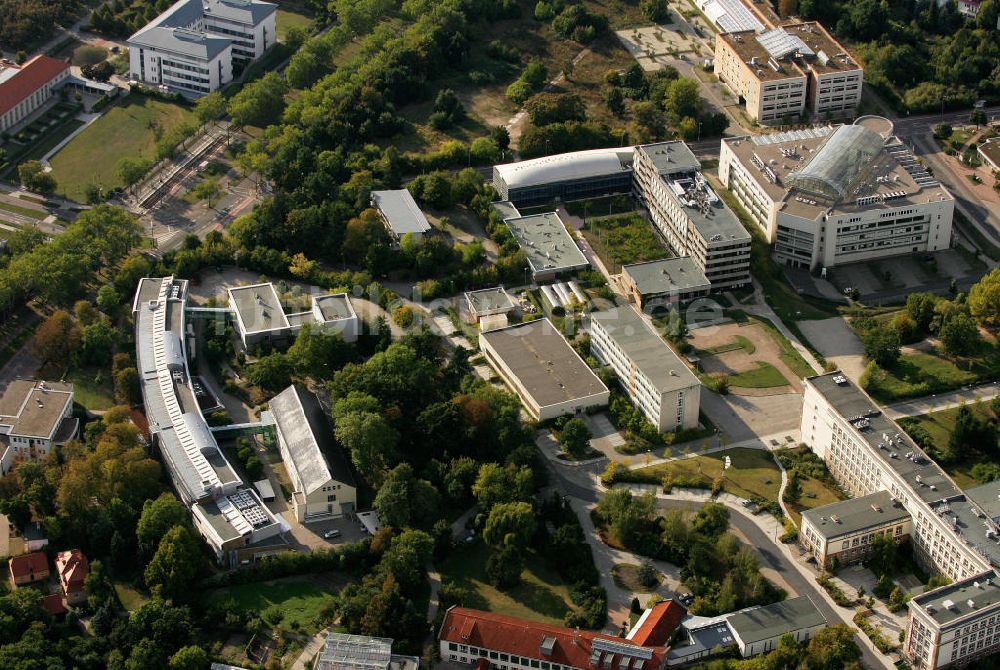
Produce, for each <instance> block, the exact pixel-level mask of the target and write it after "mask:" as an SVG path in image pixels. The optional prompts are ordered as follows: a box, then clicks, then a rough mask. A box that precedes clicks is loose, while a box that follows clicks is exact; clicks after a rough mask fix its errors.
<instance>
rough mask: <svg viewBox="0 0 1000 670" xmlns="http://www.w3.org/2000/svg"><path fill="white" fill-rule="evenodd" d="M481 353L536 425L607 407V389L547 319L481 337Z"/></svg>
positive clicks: (494, 331)
mask: <svg viewBox="0 0 1000 670" xmlns="http://www.w3.org/2000/svg"><path fill="white" fill-rule="evenodd" d="M479 348H480V349H481V350H482V352H483V354H484V355H485V356H486V359H487V360H488V361H489V362H490V365H492V366H493V369H495V370H496V371H497V373H499V375H500V376H501V377H502V378H503V380H504V381H505V382H506V383H507V385H508V386H510V388H511V389H513V390H514V392H515V393H517V395H518V396H520V398H521V402H522V404H523V405H524V407H525V409H526V410H527V411H528V413H529V414H530V415H531V416H532V417H533V418H534V419H535V420H537V421H545V420H546V419H554V418H556V417H558V416H562V415H563V414H578V413H580V412H583V411H585V410H587V409H590V408H592V407H603V406H605V405H607V404H608V387H607V386H605V385H604V383H603V382H601V380H600V379H598V378H597V375H595V374H594V373H593V371H591V369H590V367H589V366H588V365H587V364H586V363H585V362H584V360H583V359H582V358H580V355H579V354H578V353H576V351H575V350H574V349H573V347H571V346H570V345H569V343H568V342H567V341H566V338H564V337H563V336H562V334H561V333H560V332H559V331H558V330H556V327H555V326H553V325H552V322H551V321H549V320H548V319H538V320H535V321H530V322H527V323H522V324H518V325H514V326H508V327H507V328H499V329H497V330H490V331H487V332H485V333H480V335H479Z"/></svg>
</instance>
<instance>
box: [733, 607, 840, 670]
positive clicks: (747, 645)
mask: <svg viewBox="0 0 1000 670" xmlns="http://www.w3.org/2000/svg"><path fill="white" fill-rule="evenodd" d="M726 621H727V622H728V624H729V628H730V630H732V631H733V636H734V637H735V638H736V644H737V645H738V646H739V648H740V656H742V657H743V658H749V657H751V656H756V655H758V654H763V653H766V652H769V651H773V650H774V649H775V648H776V647H777V646H778V640H779V639H780V638H781V636H782V635H786V634H787V635H791V636H792V637H793V638H794V639H795V641H796V642H805V641H807V640H809V639H810V638H812V636H813V635H815V633H816V631H818V630H820V629H822V628H826V625H827V621H826V617H824V616H823V614H822V613H821V612H820V611H819V610H818V609H816V605H814V604H813V601H812V600H810V599H809V596H799V597H798V598H789V599H788V600H782V601H781V602H777V603H774V604H772V605H764V606H762V607H750V608H747V609H744V610H740V611H739V612H737V613H735V614H733V615H732V616H729V617H727V619H726Z"/></svg>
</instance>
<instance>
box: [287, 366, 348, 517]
mask: <svg viewBox="0 0 1000 670" xmlns="http://www.w3.org/2000/svg"><path fill="white" fill-rule="evenodd" d="M269 408H270V410H271V414H272V416H273V417H274V427H275V430H276V432H277V434H278V450H279V451H280V452H281V458H282V461H283V462H284V463H285V468H286V469H287V470H288V476H289V479H291V480H292V485H293V489H294V490H293V492H292V508H293V510H294V511H295V518H296V519H297V520H298V521H299V522H302V523H308V522H312V521H324V520H327V519H331V518H341V517H343V516H348V515H350V514H353V513H354V509H355V506H356V504H357V489H356V487H355V484H354V475H353V474H352V472H351V468H350V466H349V465H348V463H347V458H346V457H345V455H344V452H343V450H342V449H341V448H340V446H338V445H337V444H336V443H335V441H334V439H333V428H332V426H330V424H329V422H328V421H327V418H326V414H325V412H324V411H323V408H322V407H321V406H320V404H319V401H318V400H317V399H316V396H315V395H314V394H313V393H311V392H309V391H308V390H307V389H306V388H305V387H303V386H301V385H299V384H293V385H292V386H289V387H288V388H287V389H285V390H284V391H282V392H281V393H279V394H278V395H276V396H274V397H273V398H271V401H270V404H269Z"/></svg>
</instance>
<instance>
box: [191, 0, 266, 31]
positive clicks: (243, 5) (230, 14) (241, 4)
mask: <svg viewBox="0 0 1000 670" xmlns="http://www.w3.org/2000/svg"><path fill="white" fill-rule="evenodd" d="M204 3H205V4H204V5H203V7H204V12H205V16H217V17H219V18H222V19H226V20H228V21H236V22H237V23H242V24H244V25H257V24H258V23H260V22H261V21H263V20H264V19H266V18H267V17H268V16H270V15H271V14H273V13H274V12H276V11H278V5H276V4H274V3H271V2H262V1H261V0H204Z"/></svg>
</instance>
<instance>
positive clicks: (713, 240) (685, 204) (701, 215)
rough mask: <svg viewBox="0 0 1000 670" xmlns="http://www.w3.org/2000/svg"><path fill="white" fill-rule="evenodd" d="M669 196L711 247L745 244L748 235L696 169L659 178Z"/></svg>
mask: <svg viewBox="0 0 1000 670" xmlns="http://www.w3.org/2000/svg"><path fill="white" fill-rule="evenodd" d="M660 178H661V179H662V180H663V181H664V183H665V184H666V186H667V190H668V191H669V192H670V197H672V198H673V199H674V201H675V202H676V203H677V205H678V207H680V208H681V209H682V210H683V211H684V213H685V214H686V215H687V216H688V218H689V219H691V223H692V224H694V227H695V229H697V231H698V233H699V234H700V235H701V236H702V237H704V238H705V240H706V241H708V243H709V246H711V245H712V244H724V243H726V242H737V241H745V240H746V241H749V239H750V233H749V232H747V229H746V228H744V227H743V224H742V223H740V220H739V219H737V218H736V215H735V214H733V212H732V210H731V209H729V208H728V207H727V206H726V203H724V202H723V201H722V198H720V197H719V195H718V194H717V193H716V192H715V190H714V189H713V188H712V187H711V186H710V185H709V183H708V182H707V181H705V178H704V177H703V176H702V174H701V173H700V172H698V171H697V170H692V171H690V172H686V173H684V172H677V173H673V174H669V175H666V174H665V175H661V176H660Z"/></svg>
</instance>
